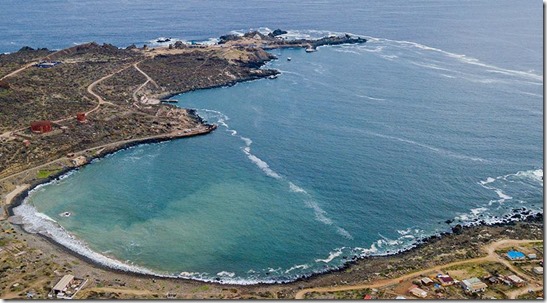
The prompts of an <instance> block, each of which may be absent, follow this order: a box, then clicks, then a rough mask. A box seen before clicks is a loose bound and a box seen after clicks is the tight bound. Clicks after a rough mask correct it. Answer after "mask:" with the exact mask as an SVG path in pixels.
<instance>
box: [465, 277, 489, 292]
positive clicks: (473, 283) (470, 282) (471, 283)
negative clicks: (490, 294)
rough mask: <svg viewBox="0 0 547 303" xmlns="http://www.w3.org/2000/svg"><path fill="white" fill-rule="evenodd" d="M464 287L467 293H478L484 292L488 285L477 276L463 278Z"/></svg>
mask: <svg viewBox="0 0 547 303" xmlns="http://www.w3.org/2000/svg"><path fill="white" fill-rule="evenodd" d="M461 285H462V288H463V290H464V291H465V292H466V293H471V294H474V293H478V292H484V291H485V290H486V288H488V286H487V285H486V284H485V283H484V282H482V281H481V280H479V278H477V277H473V278H471V279H467V280H463V281H462V282H461Z"/></svg>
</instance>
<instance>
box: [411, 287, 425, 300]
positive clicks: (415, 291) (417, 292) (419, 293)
mask: <svg viewBox="0 0 547 303" xmlns="http://www.w3.org/2000/svg"><path fill="white" fill-rule="evenodd" d="M408 292H409V293H410V294H412V295H413V296H415V297H418V298H425V297H427V291H425V290H423V289H421V288H419V287H418V286H416V285H413V286H411V287H410V288H409V290H408Z"/></svg>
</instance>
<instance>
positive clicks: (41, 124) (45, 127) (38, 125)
mask: <svg viewBox="0 0 547 303" xmlns="http://www.w3.org/2000/svg"><path fill="white" fill-rule="evenodd" d="M51 129H52V127H51V121H46V120H44V121H35V122H32V123H31V124H30V130H31V131H32V132H33V133H37V134H43V133H47V132H50V131H51Z"/></svg>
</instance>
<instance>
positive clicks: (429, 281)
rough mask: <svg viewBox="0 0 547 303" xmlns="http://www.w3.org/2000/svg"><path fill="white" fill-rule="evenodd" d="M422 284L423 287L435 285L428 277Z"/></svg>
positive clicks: (423, 279)
mask: <svg viewBox="0 0 547 303" xmlns="http://www.w3.org/2000/svg"><path fill="white" fill-rule="evenodd" d="M420 282H422V284H423V285H431V284H433V280H431V279H430V278H428V277H425V278H422V279H421V280H420Z"/></svg>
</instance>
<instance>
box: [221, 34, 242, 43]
mask: <svg viewBox="0 0 547 303" xmlns="http://www.w3.org/2000/svg"><path fill="white" fill-rule="evenodd" d="M239 39H241V37H240V36H238V35H234V34H228V35H223V36H220V37H219V38H218V40H219V41H218V44H224V43H226V42H228V41H236V40H239Z"/></svg>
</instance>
